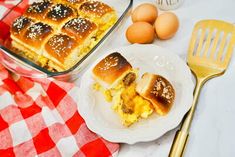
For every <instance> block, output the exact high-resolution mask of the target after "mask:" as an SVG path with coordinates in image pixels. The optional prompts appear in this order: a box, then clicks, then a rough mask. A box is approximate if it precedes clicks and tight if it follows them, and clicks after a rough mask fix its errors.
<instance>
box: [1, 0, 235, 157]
mask: <svg viewBox="0 0 235 157" xmlns="http://www.w3.org/2000/svg"><path fill="white" fill-rule="evenodd" d="M143 2H152V3H155V2H156V0H134V6H136V5H137V4H139V3H143ZM0 10H1V11H2V8H1V6H0ZM174 12H175V13H176V14H177V15H178V17H179V19H180V28H179V31H178V33H177V34H176V36H175V37H174V38H172V39H170V40H166V41H159V40H156V41H155V43H154V44H156V45H159V46H162V47H165V48H167V49H170V50H172V51H173V52H174V53H177V54H178V55H180V56H181V57H182V58H184V59H185V56H186V54H187V48H188V43H189V39H190V36H191V31H192V28H193V26H194V24H195V23H196V22H197V21H199V20H201V19H221V20H226V21H228V22H232V23H235V0H185V2H184V3H183V5H182V6H181V7H180V8H178V9H177V10H174ZM130 24H131V20H130V18H128V19H127V20H126V21H124V22H123V25H122V26H121V27H119V28H118V29H117V30H116V32H115V33H114V34H113V35H112V36H111V37H110V38H109V39H110V40H108V41H106V42H105V43H104V44H103V46H102V48H100V50H99V51H100V52H106V51H108V50H109V49H112V48H115V47H120V46H125V45H129V43H128V42H127V40H126V38H125V30H126V28H127V27H128V25H130ZM234 88H235V58H234V57H233V59H232V61H231V64H230V66H229V68H228V70H227V72H226V73H225V74H224V75H223V76H221V77H218V78H215V79H213V80H210V81H209V82H208V83H206V84H205V86H204V88H203V89H202V92H201V95H200V98H199V101H198V107H197V110H196V113H195V117H194V120H193V124H192V127H191V131H190V137H189V141H188V144H187V148H186V152H185V157H198V156H200V157H231V156H234V154H235V149H234V147H235V135H234V133H235V125H234V120H235V95H234V94H233V93H234V92H233V89H234ZM175 131H176V130H172V131H170V132H168V133H166V134H165V135H164V136H162V137H161V138H160V139H157V140H155V141H152V142H146V143H137V144H135V145H127V144H122V145H121V150H120V152H119V155H118V157H132V156H134V157H145V156H146V157H166V156H168V152H169V149H170V146H171V143H172V140H173V138H174V134H175Z"/></svg>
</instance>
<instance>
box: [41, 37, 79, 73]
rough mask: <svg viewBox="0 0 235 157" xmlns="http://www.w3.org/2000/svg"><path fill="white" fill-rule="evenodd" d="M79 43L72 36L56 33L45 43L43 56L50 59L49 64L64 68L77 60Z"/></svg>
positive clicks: (67, 67)
mask: <svg viewBox="0 0 235 157" xmlns="http://www.w3.org/2000/svg"><path fill="white" fill-rule="evenodd" d="M78 51H79V43H78V42H77V41H76V40H74V39H73V38H71V37H69V36H67V35H64V34H57V35H54V36H52V37H51V38H50V39H49V40H48V41H47V43H46V44H45V49H44V52H43V56H46V57H47V58H48V59H50V62H49V65H50V67H53V68H54V69H56V70H58V71H59V70H60V71H61V70H66V69H69V68H70V67H72V66H73V65H74V64H75V63H77V62H78V59H79V58H78V57H79V56H78Z"/></svg>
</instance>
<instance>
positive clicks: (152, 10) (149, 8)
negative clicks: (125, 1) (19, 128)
mask: <svg viewBox="0 0 235 157" xmlns="http://www.w3.org/2000/svg"><path fill="white" fill-rule="evenodd" d="M157 15H158V11H157V7H156V6H154V5H153V4H149V3H143V4H141V5H139V6H137V7H136V8H135V9H134V11H133V12H132V15H131V18H132V21H133V22H139V21H143V22H148V23H151V24H153V23H154V21H155V20H156V18H157Z"/></svg>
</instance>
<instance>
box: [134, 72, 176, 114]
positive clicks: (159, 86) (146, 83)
mask: <svg viewBox="0 0 235 157" xmlns="http://www.w3.org/2000/svg"><path fill="white" fill-rule="evenodd" d="M136 91H137V92H138V93H139V94H140V95H141V96H142V97H144V98H145V99H147V100H149V101H150V102H151V103H152V105H153V107H154V109H155V111H156V112H157V113H158V114H159V115H166V114H167V113H168V112H169V111H170V109H171V107H172V105H173V103H174V99H175V90H174V88H173V86H172V85H171V83H170V82H169V81H168V80H167V79H165V78H164V77H162V76H160V75H155V74H150V73H145V74H144V75H143V76H142V78H141V80H140V82H138V84H137V87H136Z"/></svg>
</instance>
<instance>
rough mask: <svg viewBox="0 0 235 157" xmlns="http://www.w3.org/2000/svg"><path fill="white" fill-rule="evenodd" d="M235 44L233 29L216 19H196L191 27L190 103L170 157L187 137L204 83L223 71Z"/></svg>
mask: <svg viewBox="0 0 235 157" xmlns="http://www.w3.org/2000/svg"><path fill="white" fill-rule="evenodd" d="M234 43H235V28H234V26H233V25H232V24H230V23H227V22H224V21H218V20H203V21H199V22H198V23H197V24H196V25H195V27H194V30H193V33H192V37H191V41H190V45H189V49H188V57H187V63H188V65H189V67H190V69H191V70H192V72H193V73H194V75H195V77H196V81H197V84H196V87H195V90H194V99H193V104H192V107H191V109H190V110H189V112H188V113H187V114H186V115H185V117H184V119H183V121H182V126H181V128H180V130H178V131H177V133H176V135H175V138H174V141H173V144H172V147H171V150H170V154H169V157H181V156H183V152H184V149H185V146H186V143H187V140H188V136H189V129H190V126H191V123H192V119H193V115H194V112H195V109H196V105H197V100H198V97H199V93H200V90H201V88H202V86H203V85H204V83H205V82H206V81H207V80H209V79H211V78H213V77H217V76H221V75H223V74H224V72H225V70H226V69H227V67H228V64H229V62H230V59H231V56H232V52H233V48H234Z"/></svg>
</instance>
